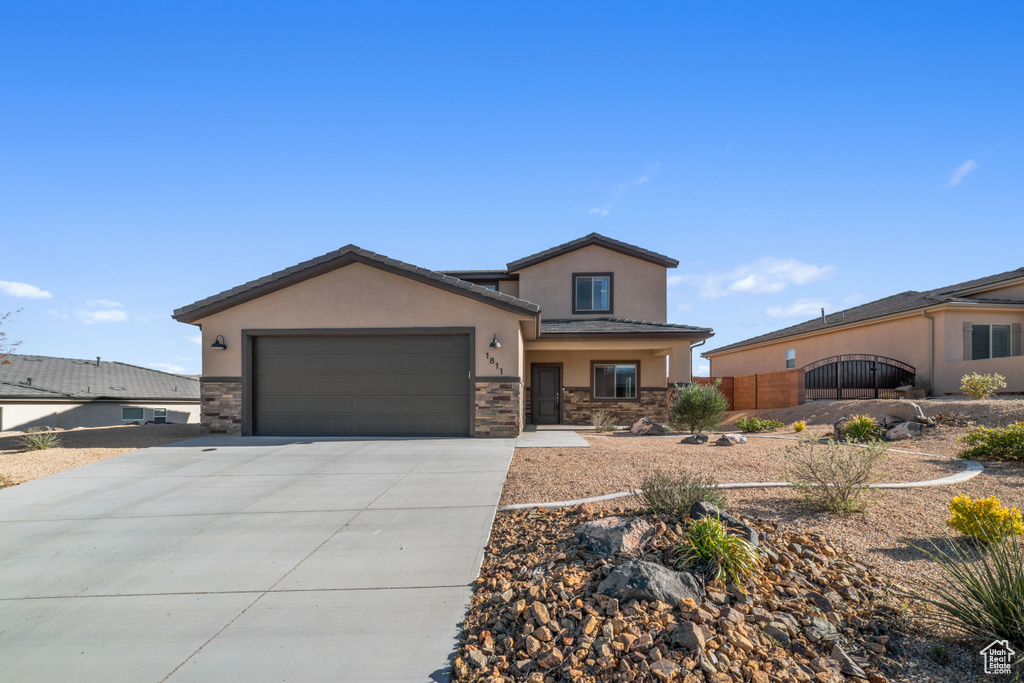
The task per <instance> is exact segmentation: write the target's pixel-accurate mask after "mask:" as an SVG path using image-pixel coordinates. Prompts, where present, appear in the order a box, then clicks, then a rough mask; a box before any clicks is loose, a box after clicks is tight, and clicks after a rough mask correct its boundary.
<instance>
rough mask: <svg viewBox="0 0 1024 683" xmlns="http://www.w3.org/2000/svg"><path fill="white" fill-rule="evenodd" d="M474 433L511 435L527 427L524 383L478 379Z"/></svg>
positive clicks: (502, 436) (476, 434) (481, 434)
mask: <svg viewBox="0 0 1024 683" xmlns="http://www.w3.org/2000/svg"><path fill="white" fill-rule="evenodd" d="M473 402H474V405H475V406H476V415H475V418H474V420H475V422H474V427H473V435H474V436H483V437H493V438H509V437H516V436H519V434H520V433H521V432H522V431H523V383H522V382H521V381H520V380H512V381H508V382H490V381H487V382H476V386H475V396H474V401H473Z"/></svg>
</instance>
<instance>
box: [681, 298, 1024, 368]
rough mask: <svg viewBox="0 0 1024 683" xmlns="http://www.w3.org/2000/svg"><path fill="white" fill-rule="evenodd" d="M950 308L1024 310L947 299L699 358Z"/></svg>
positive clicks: (1018, 305) (1015, 306)
mask: <svg viewBox="0 0 1024 683" xmlns="http://www.w3.org/2000/svg"><path fill="white" fill-rule="evenodd" d="M951 308H968V309H971V310H996V311H1002V310H1006V309H1007V308H1009V309H1011V310H1015V309H1021V310H1024V301H1022V302H1020V303H1006V304H993V303H990V302H978V303H976V304H975V303H967V302H965V301H948V302H944V303H938V304H930V305H928V306H918V307H917V308H912V309H910V310H907V311H900V312H899V313H890V314H889V315H882V316H878V317H875V318H868V319H867V320H858V321H857V322H852V323H845V324H841V325H836V326H835V327H826V328H825V329H822V330H812V331H810V332H801V333H799V334H791V335H787V336H785V337H775V338H774V339H767V340H765V341H763V342H758V343H756V344H748V345H746V346H741V347H739V348H735V349H728V350H725V351H705V352H704V353H702V354H700V355H701V358H707V359H712V358H714V357H715V356H727V355H729V354H733V353H740V352H743V351H749V350H751V349H759V348H763V347H765V346H772V345H775V344H780V343H782V342H786V341H792V340H797V339H809V338H811V337H820V336H822V335H826V334H832V333H833V332H840V331H844V330H854V329H857V328H859V327H868V326H871V325H878V324H880V323H885V322H890V321H893V320H899V319H901V318H916V317H920V316H921V314H922V313H923V312H924V311H928V312H929V313H933V312H936V311H944V310H946V309H951Z"/></svg>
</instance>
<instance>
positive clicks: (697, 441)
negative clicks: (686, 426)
mask: <svg viewBox="0 0 1024 683" xmlns="http://www.w3.org/2000/svg"><path fill="white" fill-rule="evenodd" d="M710 438H711V437H709V436H708V435H707V434H691V435H690V436H688V437H686V438H685V439H683V440H682V441H680V442H679V443H685V444H687V445H689V446H703V445H704V444H706V443H707V442H708V439H710Z"/></svg>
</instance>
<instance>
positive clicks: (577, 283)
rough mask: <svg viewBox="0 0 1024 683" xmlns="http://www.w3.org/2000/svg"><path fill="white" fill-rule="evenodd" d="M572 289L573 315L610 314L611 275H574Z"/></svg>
mask: <svg viewBox="0 0 1024 683" xmlns="http://www.w3.org/2000/svg"><path fill="white" fill-rule="evenodd" d="M573 288H574V290H575V291H574V297H573V313H611V310H612V276H611V273H586V274H583V275H574V276H573Z"/></svg>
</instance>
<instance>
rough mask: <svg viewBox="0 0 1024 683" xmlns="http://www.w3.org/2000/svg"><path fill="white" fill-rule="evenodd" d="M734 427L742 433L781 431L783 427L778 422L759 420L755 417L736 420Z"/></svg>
mask: <svg viewBox="0 0 1024 683" xmlns="http://www.w3.org/2000/svg"><path fill="white" fill-rule="evenodd" d="M736 426H737V427H739V428H740V430H742V431H744V432H774V431H775V430H776V429H782V428H783V427H784V426H785V425H784V424H782V423H781V422H779V421H778V420H767V419H766V420H759V419H758V418H756V417H741V418H740V419H738V420H736Z"/></svg>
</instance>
